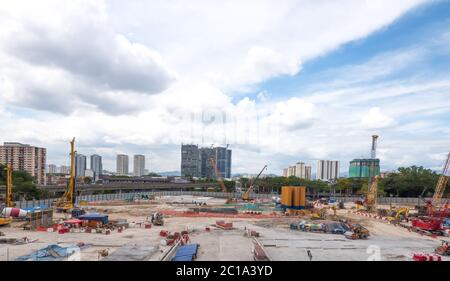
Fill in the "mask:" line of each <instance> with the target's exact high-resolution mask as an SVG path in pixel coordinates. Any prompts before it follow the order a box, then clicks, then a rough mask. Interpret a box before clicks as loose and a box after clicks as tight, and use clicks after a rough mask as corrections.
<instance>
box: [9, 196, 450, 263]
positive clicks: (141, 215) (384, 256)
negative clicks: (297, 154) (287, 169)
mask: <svg viewBox="0 0 450 281" xmlns="http://www.w3.org/2000/svg"><path fill="white" fill-rule="evenodd" d="M195 199H196V198H188V197H186V196H184V197H183V198H162V199H158V200H156V202H155V201H147V202H144V201H143V202H140V203H139V204H135V203H123V204H122V205H120V204H118V203H114V204H111V205H107V203H106V202H105V203H104V204H97V205H95V206H88V207H87V209H88V210H90V211H97V212H105V213H107V214H108V215H109V217H110V219H127V220H128V222H135V223H139V222H144V221H146V220H147V218H148V217H149V215H150V214H151V213H152V212H155V211H158V210H164V209H170V210H184V209H187V208H188V207H192V206H193V205H192V204H190V203H192V200H194V201H195ZM199 200H200V199H199ZM201 200H205V202H208V205H209V206H214V205H218V206H219V205H221V204H223V203H224V200H223V199H207V198H206V199H205V198H201ZM161 202H162V203H161ZM338 215H339V216H342V217H345V218H350V219H352V221H354V222H358V223H361V224H362V225H364V226H365V227H367V228H368V229H369V230H370V232H371V236H370V237H369V239H367V240H348V239H346V238H345V237H344V236H343V235H333V234H322V233H310V232H301V231H296V230H290V229H289V224H290V222H293V221H298V220H299V219H298V218H289V217H286V218H277V219H264V220H263V219H231V220H230V219H226V218H225V219H224V220H225V221H231V222H233V225H234V229H233V230H228V231H227V230H221V229H217V228H215V227H214V226H213V225H214V224H215V222H216V220H218V219H219V218H208V217H166V218H165V225H164V226H162V227H160V226H153V227H152V228H150V229H145V228H139V227H135V228H128V229H126V230H125V231H124V232H122V233H117V232H113V233H112V234H110V235H105V234H96V233H66V234H58V233H56V232H51V233H47V232H35V231H24V230H23V229H22V228H20V223H14V224H13V227H7V228H1V229H0V230H1V231H2V232H4V233H5V235H6V236H5V238H22V237H25V236H26V237H28V238H29V239H38V241H37V242H34V243H30V244H25V245H8V244H0V260H7V259H9V260H14V259H15V258H17V257H19V256H22V255H26V254H30V253H32V252H34V251H36V250H38V249H41V248H44V247H46V246H48V245H49V244H61V245H69V244H72V245H73V244H77V243H78V242H83V243H85V244H91V246H90V247H87V248H85V249H83V250H82V252H81V260H93V261H96V260H101V259H102V258H101V257H99V255H98V251H99V250H103V249H108V250H109V252H110V253H111V254H113V253H114V251H116V250H117V249H119V248H121V247H123V246H126V247H123V248H121V252H123V250H124V248H133V247H132V246H134V245H135V246H136V247H138V248H139V247H140V248H142V249H147V248H152V247H157V248H158V251H156V253H154V254H153V255H151V257H147V259H149V260H159V259H160V258H161V257H162V256H163V254H164V252H165V251H167V249H168V247H167V246H161V245H160V242H161V239H162V238H161V237H160V236H159V232H160V230H162V229H164V230H168V231H171V232H175V231H182V230H188V231H189V232H190V239H191V242H192V243H198V244H200V248H199V252H198V258H197V260H219V261H226V260H230V261H235V260H243V261H246V260H247V261H250V260H253V254H252V252H251V250H252V239H251V238H248V237H245V236H244V231H245V229H246V228H247V229H251V230H255V231H258V232H259V233H260V235H261V237H260V240H261V242H262V243H263V244H264V245H265V246H266V249H267V251H268V254H269V255H270V256H271V258H272V259H273V260H308V259H309V258H308V256H307V250H310V251H311V253H312V256H313V260H349V261H352V260H368V259H370V258H374V259H377V256H376V255H377V254H378V253H379V256H380V259H381V260H411V257H412V253H413V252H426V253H432V252H433V251H434V248H436V247H437V246H438V245H439V244H440V240H439V239H433V238H430V237H427V236H421V235H419V234H417V233H411V232H408V231H407V230H406V229H403V228H401V227H395V226H393V225H389V224H387V223H385V222H381V221H377V220H374V219H368V218H365V217H359V216H357V215H355V214H352V213H348V211H346V210H339V211H338ZM55 217H56V218H60V219H63V218H64V215H61V214H55ZM207 226H209V227H210V229H211V231H209V232H208V231H206V230H205V227H207ZM443 239H446V240H448V238H443ZM130 245H132V246H130ZM144 256H145V255H144ZM444 260H449V258H444Z"/></svg>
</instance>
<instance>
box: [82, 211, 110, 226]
mask: <svg viewBox="0 0 450 281" xmlns="http://www.w3.org/2000/svg"><path fill="white" fill-rule="evenodd" d="M78 219H80V220H88V221H101V222H102V223H103V224H107V223H108V215H104V214H99V213H89V214H85V215H81V216H79V217H78Z"/></svg>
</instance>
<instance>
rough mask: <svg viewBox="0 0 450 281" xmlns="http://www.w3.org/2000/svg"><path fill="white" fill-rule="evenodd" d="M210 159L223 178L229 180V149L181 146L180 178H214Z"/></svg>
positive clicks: (230, 154)
mask: <svg viewBox="0 0 450 281" xmlns="http://www.w3.org/2000/svg"><path fill="white" fill-rule="evenodd" d="M211 159H214V162H215V163H216V165H217V169H218V171H219V172H220V174H221V176H222V177H223V178H231V159H232V152H231V149H228V148H226V147H214V148H207V147H203V148H198V146H197V145H192V144H188V145H182V146H181V176H182V177H202V178H215V177H216V174H215V171H214V170H215V169H214V166H213V165H212V163H211Z"/></svg>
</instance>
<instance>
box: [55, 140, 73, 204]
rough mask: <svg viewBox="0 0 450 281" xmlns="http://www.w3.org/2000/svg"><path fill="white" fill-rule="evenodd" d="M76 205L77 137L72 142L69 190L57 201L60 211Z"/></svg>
mask: <svg viewBox="0 0 450 281" xmlns="http://www.w3.org/2000/svg"><path fill="white" fill-rule="evenodd" d="M74 205H75V138H73V139H72V141H71V142H70V178H69V185H68V188H67V190H66V191H65V192H64V195H63V197H61V199H59V200H58V202H56V208H57V210H59V211H63V212H67V211H69V210H72V209H73V208H74Z"/></svg>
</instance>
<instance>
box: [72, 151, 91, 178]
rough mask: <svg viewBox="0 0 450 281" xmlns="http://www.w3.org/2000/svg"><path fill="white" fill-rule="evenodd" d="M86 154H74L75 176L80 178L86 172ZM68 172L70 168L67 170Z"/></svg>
mask: <svg viewBox="0 0 450 281" xmlns="http://www.w3.org/2000/svg"><path fill="white" fill-rule="evenodd" d="M86 159H87V158H86V156H85V155H83V154H79V153H77V154H75V177H77V178H81V177H84V176H85V172H86V168H87V166H86ZM69 173H70V170H69Z"/></svg>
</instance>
